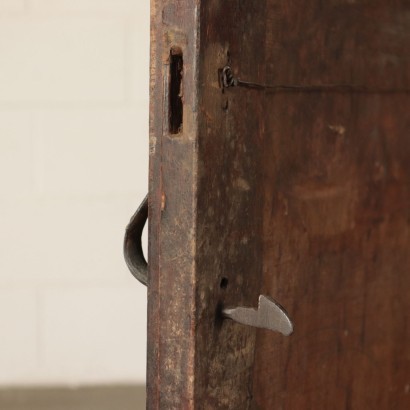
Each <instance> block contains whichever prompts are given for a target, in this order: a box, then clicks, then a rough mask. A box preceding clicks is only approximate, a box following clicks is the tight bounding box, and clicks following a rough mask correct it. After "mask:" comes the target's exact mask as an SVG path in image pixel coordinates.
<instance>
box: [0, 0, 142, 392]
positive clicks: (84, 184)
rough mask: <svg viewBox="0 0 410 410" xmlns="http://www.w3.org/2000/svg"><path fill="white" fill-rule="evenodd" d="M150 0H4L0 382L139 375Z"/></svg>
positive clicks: (0, 15)
mask: <svg viewBox="0 0 410 410" xmlns="http://www.w3.org/2000/svg"><path fill="white" fill-rule="evenodd" d="M148 59H149V0H26V1H23V0H21V1H20V0H0V187H1V190H0V211H1V212H0V329H1V334H0V385H18V384H24V385H27V384H32V385H36V384H90V383H91V384H92V383H100V382H103V383H109V382H113V383H119V382H143V381H144V380H145V349H146V331H145V328H146V290H145V289H144V287H142V286H141V285H139V284H138V283H137V282H136V281H135V280H134V279H132V278H131V276H130V274H129V273H128V271H127V268H126V266H125V263H124V262H123V258H122V238H123V233H124V228H125V225H126V224H127V222H128V220H129V217H130V216H131V214H132V213H133V211H134V210H135V208H136V207H137V205H138V203H139V201H140V200H141V199H142V198H143V196H144V195H145V193H146V191H147V178H148V176H147V175H148V84H149V81H148V75H149V61H148Z"/></svg>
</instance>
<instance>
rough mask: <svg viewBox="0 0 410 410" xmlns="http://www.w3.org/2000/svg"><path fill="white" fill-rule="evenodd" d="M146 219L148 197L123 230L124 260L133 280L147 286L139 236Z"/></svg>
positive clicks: (145, 262)
mask: <svg viewBox="0 0 410 410" xmlns="http://www.w3.org/2000/svg"><path fill="white" fill-rule="evenodd" d="M147 219H148V195H147V196H146V197H145V198H144V200H143V201H142V203H141V205H140V206H139V208H138V209H137V210H136V212H135V214H134V215H133V216H132V218H131V220H130V223H129V224H128V226H127V228H126V229H125V238H124V258H125V262H126V263H127V266H128V269H129V270H130V272H131V273H132V275H133V276H134V278H135V279H137V280H139V281H140V282H141V283H142V284H143V285H145V286H147V284H148V264H147V261H146V260H145V257H144V253H143V251H142V244H141V236H142V231H143V230H144V226H145V223H146V222H147Z"/></svg>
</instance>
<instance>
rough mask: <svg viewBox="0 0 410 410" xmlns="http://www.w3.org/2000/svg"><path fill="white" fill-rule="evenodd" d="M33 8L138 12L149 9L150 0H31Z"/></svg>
mask: <svg viewBox="0 0 410 410" xmlns="http://www.w3.org/2000/svg"><path fill="white" fill-rule="evenodd" d="M29 1H30V3H29V4H30V5H31V8H32V9H33V10H46V11H53V10H59V11H65V12H67V11H83V12H84V11H94V12H95V11H104V12H110V13H113V12H120V13H124V12H137V11H145V10H146V9H147V8H148V9H149V1H148V0H29Z"/></svg>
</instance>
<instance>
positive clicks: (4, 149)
mask: <svg viewBox="0 0 410 410" xmlns="http://www.w3.org/2000/svg"><path fill="white" fill-rule="evenodd" d="M32 125H33V121H32V116H31V113H29V112H25V111H23V112H22V111H11V110H2V111H0V186H1V190H0V198H4V197H10V195H13V196H24V195H27V194H30V193H32V192H33V189H34V177H35V176H34V175H33V169H34V160H35V158H34V150H33V140H32V131H31V130H32Z"/></svg>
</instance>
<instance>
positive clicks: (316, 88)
mask: <svg viewBox="0 0 410 410" xmlns="http://www.w3.org/2000/svg"><path fill="white" fill-rule="evenodd" d="M235 84H236V86H238V87H246V88H252V89H258V90H270V91H272V92H276V91H294V92H297V91H306V92H321V91H335V92H346V91H348V92H352V93H366V94H396V93H403V94H407V93H410V89H403V88H373V87H372V88H370V87H366V86H364V85H355V84H312V85H303V84H300V85H284V84H277V85H270V84H258V83H253V82H249V81H243V80H239V79H235Z"/></svg>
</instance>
